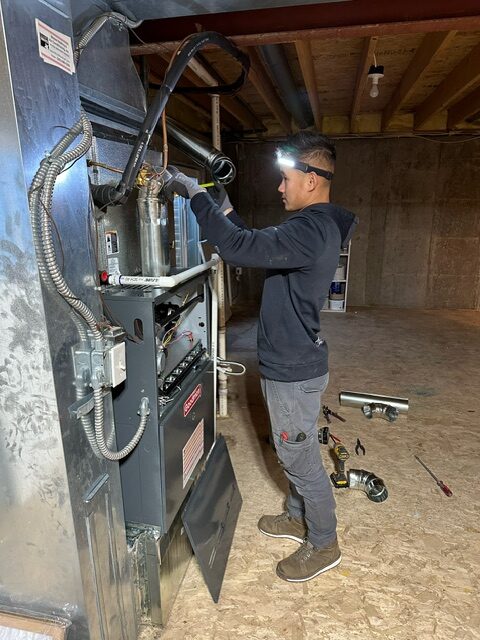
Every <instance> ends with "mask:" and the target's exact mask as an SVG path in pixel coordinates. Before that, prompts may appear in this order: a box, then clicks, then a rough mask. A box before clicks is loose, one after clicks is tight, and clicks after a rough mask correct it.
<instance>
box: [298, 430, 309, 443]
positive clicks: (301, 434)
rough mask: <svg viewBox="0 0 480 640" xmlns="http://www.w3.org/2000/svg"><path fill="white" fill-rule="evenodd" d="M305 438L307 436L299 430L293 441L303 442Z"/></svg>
mask: <svg viewBox="0 0 480 640" xmlns="http://www.w3.org/2000/svg"><path fill="white" fill-rule="evenodd" d="M306 438H307V436H306V435H305V434H304V433H303V431H300V433H299V434H298V435H297V437H296V438H295V442H303V441H304V440H305V439H306Z"/></svg>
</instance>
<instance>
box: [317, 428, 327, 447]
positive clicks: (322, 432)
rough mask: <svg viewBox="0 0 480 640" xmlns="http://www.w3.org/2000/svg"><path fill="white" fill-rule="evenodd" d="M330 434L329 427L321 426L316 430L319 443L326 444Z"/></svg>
mask: <svg viewBox="0 0 480 640" xmlns="http://www.w3.org/2000/svg"><path fill="white" fill-rule="evenodd" d="M329 436H330V429H329V427H321V428H320V429H319V430H318V441H319V442H320V444H328V438H329Z"/></svg>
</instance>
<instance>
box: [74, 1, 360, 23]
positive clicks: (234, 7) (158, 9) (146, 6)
mask: <svg viewBox="0 0 480 640" xmlns="http://www.w3.org/2000/svg"><path fill="white" fill-rule="evenodd" d="M332 1H333V2H335V0H302V2H301V4H322V3H324V2H332ZM336 1H337V2H346V1H348V0H336ZM73 4H74V5H75V0H74V1H73ZM109 4H110V6H111V8H112V10H115V11H120V12H122V13H126V14H127V15H130V16H131V15H132V14H133V16H135V18H136V19H137V20H153V19H156V18H177V17H179V16H196V15H201V14H204V13H227V12H229V11H248V10H251V9H275V8H278V7H292V6H295V5H297V4H298V1H295V0H263V2H262V1H258V0H203V2H199V1H197V0H170V1H169V2H158V0H120V1H118V0H110V2H109Z"/></svg>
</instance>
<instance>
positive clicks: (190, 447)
mask: <svg viewBox="0 0 480 640" xmlns="http://www.w3.org/2000/svg"><path fill="white" fill-rule="evenodd" d="M203 431H204V429H203V419H202V420H200V422H199V423H198V424H197V426H196V427H195V431H194V432H193V433H192V435H191V436H190V438H189V440H188V442H187V444H186V445H185V446H184V447H183V451H182V457H183V488H184V489H185V487H186V486H187V482H188V481H189V480H190V476H191V475H192V473H193V471H194V469H195V467H196V466H197V462H198V461H199V460H200V458H201V457H202V456H203V448H204V443H203Z"/></svg>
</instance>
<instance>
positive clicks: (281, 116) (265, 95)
mask: <svg viewBox="0 0 480 640" xmlns="http://www.w3.org/2000/svg"><path fill="white" fill-rule="evenodd" d="M247 53H248V55H249V56H250V64H251V66H250V73H249V75H248V77H249V79H250V81H251V82H252V84H253V86H254V87H255V89H256V90H257V91H258V93H259V94H260V95H261V97H262V99H263V101H264V102H265V104H266V105H267V107H268V108H269V109H270V111H271V112H272V113H273V115H274V116H275V118H276V119H277V120H278V122H279V123H280V124H281V125H282V128H283V130H284V131H285V132H286V133H291V132H292V125H291V116H290V114H289V113H288V111H287V110H286V109H285V107H284V106H283V103H282V101H281V100H280V97H279V95H278V93H277V90H276V89H275V86H274V85H273V82H272V81H271V80H270V77H269V75H268V73H267V71H266V70H265V67H264V66H263V62H262V60H261V58H260V54H259V53H258V51H257V50H256V49H255V48H253V47H248V49H247Z"/></svg>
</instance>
